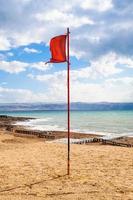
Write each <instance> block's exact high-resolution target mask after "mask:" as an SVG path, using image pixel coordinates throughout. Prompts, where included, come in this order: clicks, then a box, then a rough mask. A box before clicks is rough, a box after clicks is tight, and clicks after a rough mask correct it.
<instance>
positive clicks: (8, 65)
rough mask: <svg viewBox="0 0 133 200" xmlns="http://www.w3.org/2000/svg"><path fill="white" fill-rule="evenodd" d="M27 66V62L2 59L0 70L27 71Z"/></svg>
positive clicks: (11, 71)
mask: <svg viewBox="0 0 133 200" xmlns="http://www.w3.org/2000/svg"><path fill="white" fill-rule="evenodd" d="M26 67H27V63H23V62H19V61H11V62H7V61H0V70H3V71H6V72H9V73H19V72H22V71H25V68H26Z"/></svg>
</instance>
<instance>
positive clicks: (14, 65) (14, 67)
mask: <svg viewBox="0 0 133 200" xmlns="http://www.w3.org/2000/svg"><path fill="white" fill-rule="evenodd" d="M51 67H52V64H50V63H49V64H45V63H44V62H37V63H25V62H20V61H10V62H7V61H0V70H2V71H5V72H8V73H11V74H13V73H15V74H17V73H20V72H23V71H25V70H26V69H27V68H35V69H38V70H41V71H45V70H48V69H50V68H51Z"/></svg>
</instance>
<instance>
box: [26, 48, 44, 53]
mask: <svg viewBox="0 0 133 200" xmlns="http://www.w3.org/2000/svg"><path fill="white" fill-rule="evenodd" d="M24 51H25V52H26V53H40V52H41V51H38V50H37V49H33V48H28V47H25V48H24Z"/></svg>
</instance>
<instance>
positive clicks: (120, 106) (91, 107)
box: [0, 102, 133, 111]
mask: <svg viewBox="0 0 133 200" xmlns="http://www.w3.org/2000/svg"><path fill="white" fill-rule="evenodd" d="M66 109H67V105H66V104H65V103H61V104H58V103H50V104H48V103H16V104H15V103H10V104H7V103H5V104H4V103H3V104H0V111H30V110H66ZM71 110H88V111H109V110H133V103H108V102H101V103H81V102H77V103H71Z"/></svg>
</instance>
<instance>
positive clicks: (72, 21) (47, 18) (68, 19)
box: [35, 9, 94, 28]
mask: <svg viewBox="0 0 133 200" xmlns="http://www.w3.org/2000/svg"><path fill="white" fill-rule="evenodd" d="M35 17H36V19H37V20H39V21H41V22H49V23H53V24H55V22H56V26H61V27H64V28H66V27H67V26H69V25H70V26H71V27H79V26H81V25H84V24H94V22H93V21H92V20H91V19H90V18H89V17H88V16H80V17H79V16H76V15H73V14H72V13H64V12H63V11H59V10H56V9H53V10H50V12H49V11H48V12H43V13H38V14H36V16H35Z"/></svg>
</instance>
